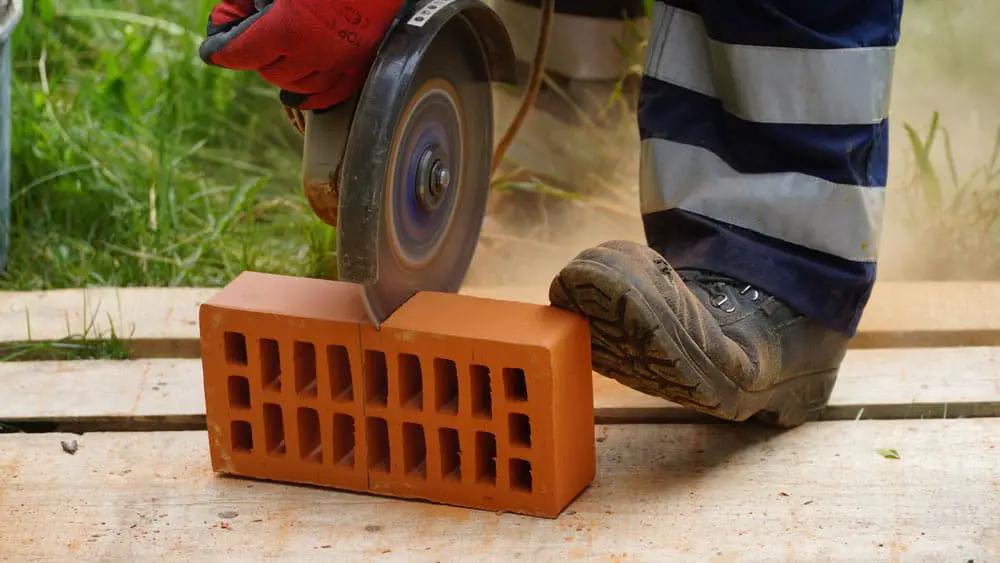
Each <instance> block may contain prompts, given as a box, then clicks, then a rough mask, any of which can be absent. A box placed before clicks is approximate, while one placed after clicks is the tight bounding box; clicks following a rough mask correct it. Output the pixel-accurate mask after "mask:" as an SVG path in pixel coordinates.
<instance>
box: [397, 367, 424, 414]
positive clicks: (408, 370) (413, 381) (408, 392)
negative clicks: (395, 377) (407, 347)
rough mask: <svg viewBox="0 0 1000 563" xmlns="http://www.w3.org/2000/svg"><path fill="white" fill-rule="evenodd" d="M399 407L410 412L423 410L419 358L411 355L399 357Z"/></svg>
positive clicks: (422, 387)
mask: <svg viewBox="0 0 1000 563" xmlns="http://www.w3.org/2000/svg"><path fill="white" fill-rule="evenodd" d="M398 389H399V406H401V407H403V408H405V409H411V410H418V411H419V410H423V408H424V376H423V373H421V371H420V358H418V357H417V356H414V355H413V354H400V355H399V386H398Z"/></svg>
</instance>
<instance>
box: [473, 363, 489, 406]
mask: <svg viewBox="0 0 1000 563" xmlns="http://www.w3.org/2000/svg"><path fill="white" fill-rule="evenodd" d="M469 375H470V380H471V381H470V385H471V386H472V416H475V417H479V418H492V417H493V390H492V389H491V386H490V368H488V367H486V366H479V365H472V366H469Z"/></svg>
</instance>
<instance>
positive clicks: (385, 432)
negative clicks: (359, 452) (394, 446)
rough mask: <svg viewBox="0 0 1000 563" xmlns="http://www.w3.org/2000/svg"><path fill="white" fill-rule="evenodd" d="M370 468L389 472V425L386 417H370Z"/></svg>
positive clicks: (367, 436) (368, 433)
mask: <svg viewBox="0 0 1000 563" xmlns="http://www.w3.org/2000/svg"><path fill="white" fill-rule="evenodd" d="M365 437H366V438H367V439H368V469H371V470H372V471H378V472H381V473H388V472H389V467H390V463H391V460H390V459H389V425H388V424H386V422H385V419H382V418H369V419H368V431H367V435H366V436H365Z"/></svg>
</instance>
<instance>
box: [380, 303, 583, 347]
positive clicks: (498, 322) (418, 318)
mask: <svg viewBox="0 0 1000 563" xmlns="http://www.w3.org/2000/svg"><path fill="white" fill-rule="evenodd" d="M585 322H586V320H585V319H584V318H583V317H581V316H579V315H574V314H572V313H569V312H567V311H563V310H561V309H556V308H555V307H551V306H547V305H535V304H531V303H520V302H515V301H502V300H498V299H489V298H485V297H472V296H468V295H455V294H447V293H438V292H431V291H424V292H421V293H418V294H417V295H415V296H413V297H412V298H411V299H410V300H409V301H408V302H407V303H406V305H404V306H403V307H401V308H400V309H399V310H397V311H396V312H395V313H393V314H392V316H390V317H389V318H388V319H386V321H385V323H383V325H382V326H383V328H390V329H396V330H412V331H416V332H420V333H424V334H440V335H444V336H452V337H458V338H471V339H482V340H490V341H493V342H503V343H507V344H518V345H527V346H545V347H547V346H549V345H551V344H554V343H555V342H557V341H559V340H561V339H563V338H565V336H566V334H567V332H568V331H571V330H573V329H574V328H579V325H580V324H583V323H585Z"/></svg>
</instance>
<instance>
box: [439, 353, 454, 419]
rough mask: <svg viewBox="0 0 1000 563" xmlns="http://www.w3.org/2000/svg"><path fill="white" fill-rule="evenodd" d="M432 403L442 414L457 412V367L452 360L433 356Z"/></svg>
mask: <svg viewBox="0 0 1000 563" xmlns="http://www.w3.org/2000/svg"><path fill="white" fill-rule="evenodd" d="M434 394H435V400H434V405H435V408H436V409H437V412H439V413H442V414H458V367H457V366H456V365H455V361H454V360H449V359H446V358H434Z"/></svg>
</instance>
